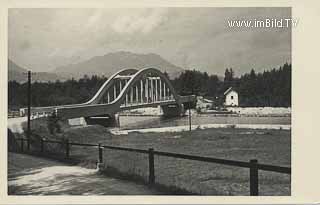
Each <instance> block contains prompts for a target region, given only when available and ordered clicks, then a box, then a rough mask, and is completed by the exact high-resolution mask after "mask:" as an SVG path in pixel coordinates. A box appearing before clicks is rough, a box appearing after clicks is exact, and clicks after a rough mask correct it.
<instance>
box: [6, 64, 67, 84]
mask: <svg viewBox="0 0 320 205" xmlns="http://www.w3.org/2000/svg"><path fill="white" fill-rule="evenodd" d="M27 72H28V71H27V70H26V69H24V68H22V67H20V66H19V65H17V64H16V63H14V62H13V61H12V60H10V59H8V81H14V80H15V81H17V82H20V83H23V82H26V81H27V80H28V77H27ZM31 79H32V81H38V82H48V81H51V82H54V81H56V80H60V81H63V80H66V78H64V77H63V76H60V75H57V74H55V73H47V72H37V73H35V74H33V75H32V76H31Z"/></svg>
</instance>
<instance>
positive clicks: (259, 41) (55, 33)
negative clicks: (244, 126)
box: [8, 7, 291, 75]
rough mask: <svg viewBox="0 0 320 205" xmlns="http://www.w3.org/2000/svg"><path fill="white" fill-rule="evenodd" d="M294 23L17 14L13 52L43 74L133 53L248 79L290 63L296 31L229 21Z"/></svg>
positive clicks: (224, 16) (224, 15)
mask: <svg viewBox="0 0 320 205" xmlns="http://www.w3.org/2000/svg"><path fill="white" fill-rule="evenodd" d="M289 17H291V9H290V8H159V7H158V8H116V9H110V8H108V9H83V8H77V9H52V8H48V9H43V8H40V9H9V19H8V40H9V42H8V43H9V48H8V49H9V50H8V52H9V58H10V59H11V60H13V61H14V62H15V63H17V64H18V65H20V66H23V67H25V68H28V69H31V70H33V71H35V72H39V71H43V72H47V71H52V70H54V69H55V68H56V67H59V66H64V65H67V64H73V63H78V62H82V61H85V60H87V59H90V58H91V57H94V56H103V55H105V54H107V53H111V52H118V51H129V52H134V53H141V54H147V53H156V54H159V55H160V56H162V57H163V58H164V59H166V60H168V61H169V62H171V63H173V64H175V65H177V66H180V67H182V68H184V69H196V70H200V71H206V72H208V73H210V74H218V75H223V74H224V71H225V69H226V68H232V69H233V70H234V71H235V74H236V75H241V74H243V73H245V72H249V71H250V70H251V69H252V68H254V69H255V70H256V71H263V70H269V69H272V68H278V67H279V66H280V65H283V64H284V63H286V62H289V63H290V62H291V28H230V27H229V26H228V20H254V19H257V20H264V19H266V18H269V19H281V18H283V19H284V18H289ZM88 69H89V68H88Z"/></svg>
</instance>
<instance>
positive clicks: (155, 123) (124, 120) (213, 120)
mask: <svg viewBox="0 0 320 205" xmlns="http://www.w3.org/2000/svg"><path fill="white" fill-rule="evenodd" d="M119 118H120V129H142V128H153V127H171V126H181V125H189V117H188V116H184V117H179V118H171V119H165V118H163V117H161V116H120V117H119ZM191 123H192V125H201V124H280V125H290V124H291V117H288V116H284V117H254V116H252V117H251V116H216V115H210V114H204V115H195V116H192V118H191Z"/></svg>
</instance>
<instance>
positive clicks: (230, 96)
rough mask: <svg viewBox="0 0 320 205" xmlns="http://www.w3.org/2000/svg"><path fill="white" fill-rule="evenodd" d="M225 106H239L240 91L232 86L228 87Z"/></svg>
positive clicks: (225, 93)
mask: <svg viewBox="0 0 320 205" xmlns="http://www.w3.org/2000/svg"><path fill="white" fill-rule="evenodd" d="M223 94H224V96H225V102H224V105H225V106H239V99H238V92H237V91H235V90H234V89H233V88H232V87H230V88H228V89H227V90H226V91H225V92H224V93H223Z"/></svg>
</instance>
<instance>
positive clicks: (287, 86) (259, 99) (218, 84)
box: [8, 63, 291, 110]
mask: <svg viewBox="0 0 320 205" xmlns="http://www.w3.org/2000/svg"><path fill="white" fill-rule="evenodd" d="M106 80H107V78H106V77H104V76H102V77H99V76H96V75H93V76H91V77H89V76H86V75H85V76H84V77H83V78H81V79H79V80H75V79H70V80H67V81H63V82H61V81H55V82H34V83H32V95H31V101H32V106H35V107H37V106H51V105H62V104H74V103H82V102H85V101H87V100H88V99H90V98H91V97H92V96H93V95H94V94H95V92H96V91H97V90H98V89H99V87H100V86H101V85H102V84H103V83H104V82H105V81H106ZM170 80H171V82H172V85H173V86H174V87H175V89H176V90H177V92H178V93H179V94H180V95H189V94H194V95H197V96H204V97H205V98H208V99H212V100H213V101H214V103H215V104H216V106H222V104H223V101H224V96H223V93H224V91H225V90H226V89H228V88H229V87H233V88H234V89H235V90H236V91H237V92H238V93H239V105H240V106H241V107H267V106H271V107H291V64H288V63H285V64H284V65H283V66H280V67H279V68H278V69H275V68H274V69H272V70H266V71H264V72H259V73H256V72H255V70H254V69H252V70H251V71H250V72H249V73H245V74H243V75H241V76H240V77H235V73H234V71H233V69H232V68H227V69H226V70H225V75H224V78H223V79H222V78H221V77H220V78H219V76H217V75H209V74H208V73H207V72H200V71H197V70H195V69H194V70H185V71H184V72H182V73H181V74H180V76H179V77H177V78H175V79H170ZM26 105H27V83H18V82H16V81H9V82H8V108H9V110H17V109H19V108H21V107H26Z"/></svg>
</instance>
